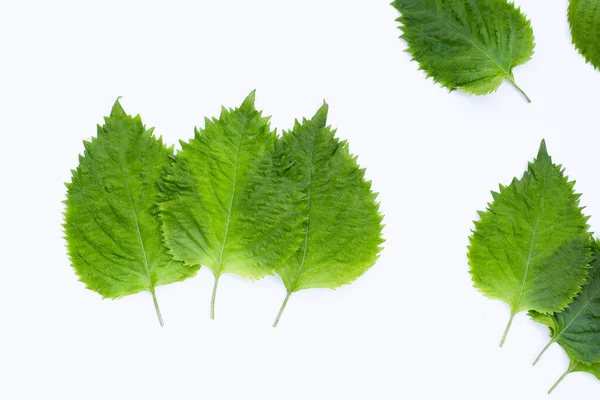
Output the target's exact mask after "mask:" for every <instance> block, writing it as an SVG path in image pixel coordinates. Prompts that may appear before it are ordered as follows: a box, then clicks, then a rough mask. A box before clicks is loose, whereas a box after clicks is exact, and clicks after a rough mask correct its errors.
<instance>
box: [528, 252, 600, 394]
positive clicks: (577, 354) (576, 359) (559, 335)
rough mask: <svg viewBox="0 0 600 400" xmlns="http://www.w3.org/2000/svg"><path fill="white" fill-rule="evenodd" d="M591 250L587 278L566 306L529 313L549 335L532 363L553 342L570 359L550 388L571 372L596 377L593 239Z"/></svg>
mask: <svg viewBox="0 0 600 400" xmlns="http://www.w3.org/2000/svg"><path fill="white" fill-rule="evenodd" d="M592 253H593V256H594V261H593V262H592V264H591V266H590V278H589V281H588V283H587V284H586V285H585V286H584V287H583V289H582V291H581V293H580V294H579V296H577V298H576V299H575V300H574V301H573V303H571V305H569V307H568V308H567V309H565V310H564V311H562V312H560V313H556V314H549V315H546V314H540V313H537V312H534V311H530V313H529V314H530V316H531V317H532V319H533V320H534V321H536V322H539V323H541V324H544V325H546V326H548V328H550V337H551V339H550V342H549V343H548V344H547V345H546V347H544V349H543V350H542V352H541V353H540V355H539V356H538V357H537V358H536V360H535V362H534V365H535V364H536V363H537V362H538V361H539V360H540V358H541V356H542V355H543V354H544V353H545V352H546V350H548V348H550V346H551V345H552V344H554V343H558V344H559V345H560V346H561V347H562V348H563V349H564V350H565V352H566V353H567V355H568V356H569V359H570V360H571V363H570V365H569V368H568V370H567V372H566V373H565V374H564V375H563V376H562V377H561V378H560V379H559V381H558V382H557V383H556V384H555V385H554V386H553V387H552V389H551V391H552V390H553V389H554V388H556V386H557V385H558V383H560V382H561V381H562V380H563V379H564V378H565V377H566V376H567V375H568V374H569V373H571V372H589V373H591V374H593V375H595V376H596V377H597V378H598V379H600V243H598V242H597V241H594V243H593V245H592Z"/></svg>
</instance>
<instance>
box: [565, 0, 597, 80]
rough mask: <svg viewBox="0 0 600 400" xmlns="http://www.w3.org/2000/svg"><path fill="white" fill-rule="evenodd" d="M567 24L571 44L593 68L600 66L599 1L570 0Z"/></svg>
mask: <svg viewBox="0 0 600 400" xmlns="http://www.w3.org/2000/svg"><path fill="white" fill-rule="evenodd" d="M569 24H570V25H571V37H572V38H573V44H574V45H575V47H576V48H577V50H578V51H579V53H581V55H583V57H584V58H585V60H586V61H587V62H589V63H590V64H592V65H593V66H594V68H600V2H598V0H570V1H569Z"/></svg>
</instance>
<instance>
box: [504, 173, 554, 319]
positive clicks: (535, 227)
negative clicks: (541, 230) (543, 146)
mask: <svg viewBox="0 0 600 400" xmlns="http://www.w3.org/2000/svg"><path fill="white" fill-rule="evenodd" d="M545 193H546V180H544V179H543V180H542V194H541V195H540V200H539V202H538V213H537V215H536V218H535V224H534V226H533V232H532V234H531V242H530V244H529V254H528V255H527V263H526V264H525V273H524V274H523V281H522V283H521V290H520V292H519V296H518V297H517V301H516V303H515V309H514V310H512V312H513V313H514V312H515V310H518V309H519V303H520V302H521V297H522V296H523V290H524V289H525V283H526V282H527V275H528V274H529V266H530V264H531V259H532V258H533V257H532V253H533V245H534V244H535V236H536V234H537V229H538V225H539V222H540V215H541V214H542V208H543V206H544V194H545Z"/></svg>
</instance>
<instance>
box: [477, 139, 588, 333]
mask: <svg viewBox="0 0 600 400" xmlns="http://www.w3.org/2000/svg"><path fill="white" fill-rule="evenodd" d="M493 197H494V201H493V202H492V203H490V204H489V205H488V209H487V210H486V211H485V212H481V213H480V220H479V221H477V222H476V223H475V231H474V232H473V235H472V236H471V237H470V246H469V254H468V256H469V264H470V266H471V270H470V272H471V275H472V278H473V282H474V285H475V287H476V288H478V289H479V290H480V291H481V292H482V293H483V294H485V295H486V296H488V297H490V298H493V299H500V300H503V301H505V302H507V303H508V305H509V306H510V309H511V318H510V321H509V324H508V326H507V329H506V332H505V335H504V337H503V339H502V343H503V342H504V339H505V338H506V334H507V333H508V330H509V328H510V325H511V322H512V319H513V318H514V316H515V315H516V314H517V313H519V312H521V311H528V310H533V311H536V312H539V313H545V314H548V313H553V312H558V311H561V310H563V309H565V308H566V307H567V306H568V305H569V303H571V302H572V300H573V299H574V298H575V296H576V295H577V294H578V293H579V292H580V290H581V287H582V285H584V284H585V282H586V278H587V273H588V263H589V262H590V261H591V254H590V248H589V245H590V240H591V239H590V233H589V232H588V225H587V219H588V218H587V217H586V216H584V215H583V213H582V209H581V207H580V206H579V195H577V194H575V193H574V191H573V182H569V181H568V179H567V178H566V177H565V176H564V175H563V170H562V168H561V167H560V166H557V165H554V164H553V163H552V159H551V158H550V156H549V155H548V153H547V151H546V145H545V142H542V144H541V147H540V151H539V153H538V156H537V159H536V160H535V161H534V162H533V163H530V164H529V167H528V170H527V171H526V172H525V174H524V175H523V178H522V179H520V180H518V179H514V180H513V181H512V183H511V184H510V185H509V186H501V187H500V192H499V193H493Z"/></svg>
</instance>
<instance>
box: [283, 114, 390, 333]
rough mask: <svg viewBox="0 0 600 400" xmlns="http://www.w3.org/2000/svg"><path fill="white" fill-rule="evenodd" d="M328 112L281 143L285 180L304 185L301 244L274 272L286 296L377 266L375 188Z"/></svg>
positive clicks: (378, 223)
mask: <svg viewBox="0 0 600 400" xmlns="http://www.w3.org/2000/svg"><path fill="white" fill-rule="evenodd" d="M327 112H328V106H327V105H323V107H321V109H320V110H319V111H318V112H317V114H316V115H315V116H314V117H313V118H312V119H311V120H303V121H302V123H301V124H300V123H299V122H298V121H296V123H295V126H294V128H293V130H291V131H289V132H284V134H283V137H282V138H281V139H280V140H279V141H278V147H279V152H280V154H281V158H282V164H283V165H288V166H289V168H284V169H283V171H284V173H285V176H286V177H288V178H289V179H291V180H292V181H294V182H297V183H298V184H299V185H300V190H301V192H302V194H303V199H304V200H303V201H302V202H301V203H299V205H298V206H299V209H300V210H301V213H302V214H303V215H304V216H305V220H304V223H303V227H302V231H303V233H302V243H301V245H300V246H298V247H297V250H296V252H295V253H294V254H293V256H292V257H290V258H289V259H287V260H286V261H285V262H282V263H280V264H279V265H277V267H276V272H277V273H278V274H279V276H281V278H282V279H283V282H284V284H285V287H286V289H287V296H286V298H285V300H284V303H283V305H282V307H281V309H280V311H279V314H278V316H277V319H276V320H275V324H274V326H276V325H277V323H278V321H279V318H280V317H281V314H282V312H283V310H284V309H285V306H286V304H287V302H288V300H289V298H290V295H291V294H292V293H294V292H297V291H299V290H302V289H308V288H329V289H335V288H337V287H340V286H342V285H344V284H348V283H350V282H352V281H354V280H355V279H356V278H358V277H359V276H361V275H362V274H363V273H364V272H366V271H367V270H368V269H369V268H370V267H371V266H372V265H373V264H374V263H375V261H376V260H377V257H378V253H379V251H380V250H381V244H382V242H383V239H382V237H381V230H382V227H383V226H382V224H381V222H382V215H381V214H380V213H379V205H378V203H377V201H376V197H377V195H376V194H375V193H373V192H372V191H371V183H370V182H368V181H366V180H365V179H364V174H365V170H364V169H361V168H360V167H359V166H358V164H357V162H356V157H354V156H352V155H351V154H350V153H349V150H348V144H347V143H346V142H345V141H342V142H340V141H339V140H338V139H336V138H335V136H334V135H335V131H333V130H332V129H330V128H329V127H327V126H326V122H327Z"/></svg>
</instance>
